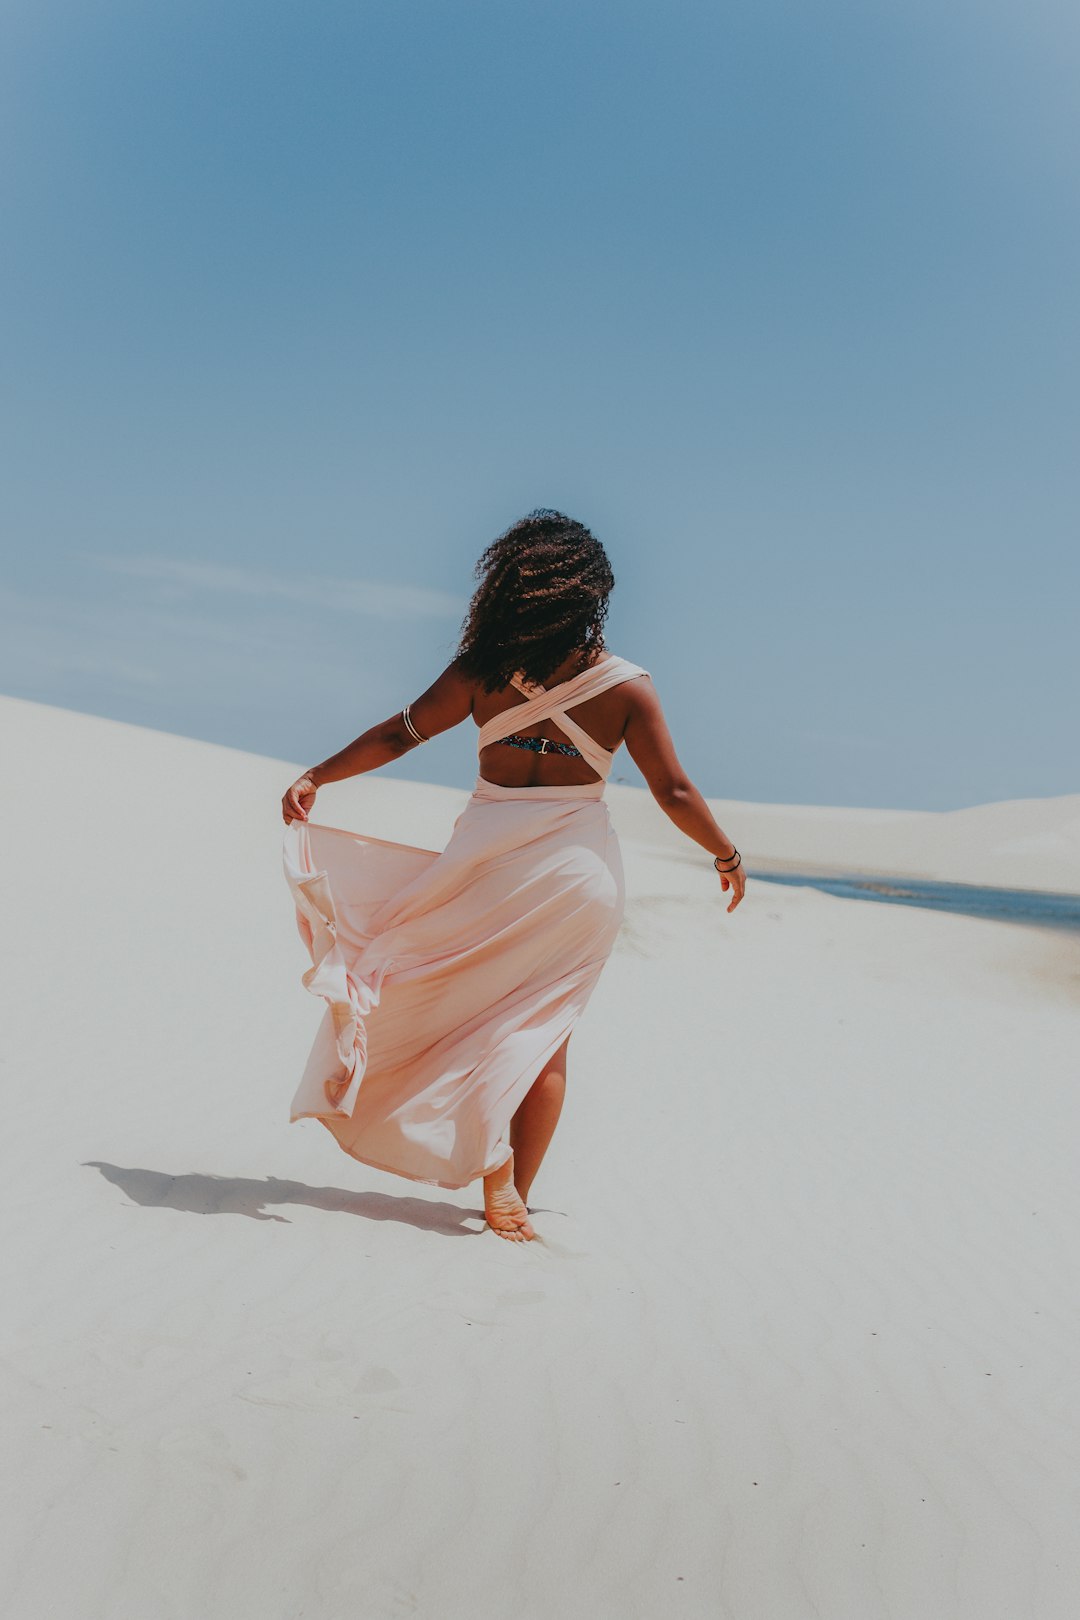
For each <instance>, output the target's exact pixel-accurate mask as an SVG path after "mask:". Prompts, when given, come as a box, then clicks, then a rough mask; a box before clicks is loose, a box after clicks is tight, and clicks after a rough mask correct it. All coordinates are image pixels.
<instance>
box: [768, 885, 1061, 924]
mask: <svg viewBox="0 0 1080 1620" xmlns="http://www.w3.org/2000/svg"><path fill="white" fill-rule="evenodd" d="M751 875H752V874H751ZM760 876H761V878H762V880H763V881H764V882H766V883H786V884H788V885H789V886H790V887H793V888H798V889H821V890H822V891H823V892H824V893H825V894H836V895H839V896H840V897H841V899H844V900H877V901H879V902H881V903H883V904H885V905H890V906H922V907H924V908H925V909H928V910H930V911H953V912H957V913H959V914H960V915H961V916H964V917H986V918H989V919H990V920H991V921H993V922H1011V923H1023V924H1024V925H1025V926H1026V927H1028V928H1057V929H1062V930H1064V931H1065V932H1067V933H1080V894H1052V893H1050V894H1048V893H1044V892H1043V891H1041V890H1039V889H991V888H982V887H980V886H979V885H978V884H974V883H931V882H929V881H926V880H924V879H921V878H896V877H811V876H809V875H808V874H807V873H804V872H762V873H761V874H760Z"/></svg>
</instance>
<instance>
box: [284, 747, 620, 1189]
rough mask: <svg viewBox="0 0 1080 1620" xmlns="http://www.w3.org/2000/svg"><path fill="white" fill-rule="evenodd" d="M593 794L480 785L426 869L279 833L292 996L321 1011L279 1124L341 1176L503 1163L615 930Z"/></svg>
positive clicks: (295, 827)
mask: <svg viewBox="0 0 1080 1620" xmlns="http://www.w3.org/2000/svg"><path fill="white" fill-rule="evenodd" d="M603 791H604V783H603V782H602V781H597V782H595V783H587V784H584V785H582V786H574V787H531V788H506V787H500V786H498V785H497V784H495V783H493V782H487V781H485V780H484V779H483V778H482V777H478V778H477V782H476V787H475V789H474V791H473V793H472V795H471V797H470V798H469V800H468V802H467V804H466V806H465V809H464V810H463V811H462V813H461V814H460V815H459V816H458V818H457V820H456V822H455V823H454V826H453V831H452V833H451V837H450V840H449V843H448V844H447V846H446V848H445V849H444V850H443V851H441V853H440V852H437V851H435V850H428V849H416V848H413V847H411V846H410V845H406V844H395V843H387V842H384V841H382V840H380V839H377V838H368V837H365V836H364V835H362V834H360V833H352V832H346V831H344V830H342V829H340V828H337V827H327V826H322V825H318V824H316V823H312V822H304V821H293V822H290V823H289V825H288V827H287V828H286V832H285V840H284V867H285V876H286V879H287V881H288V884H289V887H290V890H291V892H292V895H293V899H294V901H295V906H296V918H297V925H298V927H299V930H300V936H301V938H302V940H303V941H304V944H305V946H306V947H307V950H308V952H309V954H310V956H311V961H312V966H311V967H310V968H309V969H308V970H307V972H306V973H305V974H304V975H303V983H304V985H305V986H306V987H307V989H308V990H310V991H311V993H312V995H315V996H318V997H320V998H321V999H322V1000H323V1002H324V1003H325V1010H324V1013H323V1017H322V1022H321V1024H320V1025H319V1028H318V1031H317V1034H316V1036H315V1042H314V1045H313V1047H312V1049H311V1053H310V1056H309V1058H308V1062H307V1067H306V1069H305V1070H304V1074H303V1077H302V1079H301V1081H300V1084H299V1087H298V1088H297V1091H296V1094H295V1096H294V1098H293V1102H292V1108H291V1113H290V1121H295V1120H298V1119H305V1118H314V1119H319V1120H321V1121H322V1123H323V1124H324V1125H325V1126H326V1128H327V1129H328V1130H329V1131H331V1132H332V1133H333V1135H334V1136H335V1137H336V1138H337V1141H338V1144H339V1146H340V1147H341V1148H343V1149H344V1151H345V1152H346V1153H348V1154H351V1156H352V1157H353V1158H354V1159H359V1160H360V1161H361V1162H362V1163H364V1164H369V1165H374V1166H375V1167H376V1168H378V1169H380V1170H389V1171H391V1172H392V1173H394V1174H395V1175H399V1176H406V1177H408V1178H409V1179H410V1180H413V1181H423V1182H428V1183H430V1184H432V1185H435V1186H439V1187H465V1186H467V1185H468V1184H469V1183H470V1182H472V1181H475V1180H476V1179H477V1177H479V1176H484V1175H487V1174H489V1173H490V1172H491V1171H493V1170H496V1169H498V1167H499V1166H500V1165H501V1164H503V1163H504V1162H505V1161H506V1159H507V1158H508V1157H509V1154H510V1137H509V1131H510V1120H511V1118H512V1116H513V1114H514V1113H515V1112H516V1110H517V1108H518V1105H519V1104H520V1103H521V1101H522V1099H523V1098H524V1096H525V1094H526V1093H527V1092H528V1090H529V1088H530V1086H531V1085H532V1084H533V1081H534V1080H535V1079H536V1078H537V1075H538V1074H539V1073H540V1071H541V1069H542V1068H543V1067H544V1065H545V1064H546V1062H547V1061H548V1059H549V1058H550V1057H552V1056H553V1055H554V1053H555V1052H557V1051H558V1049H559V1047H560V1046H561V1045H562V1043H563V1042H564V1041H565V1039H566V1038H567V1036H568V1035H569V1034H570V1032H571V1030H572V1029H573V1027H574V1025H575V1023H576V1022H577V1020H578V1018H580V1016H581V1014H582V1012H583V1011H584V1009H585V1006H586V1003H587V1002H588V999H589V996H590V995H591V993H592V990H593V987H594V985H595V984H596V981H597V979H598V978H599V976H600V973H601V970H602V968H603V966H604V963H605V962H606V961H607V959H608V956H609V955H610V953H611V949H612V946H613V945H614V943H615V938H616V935H617V934H618V931H619V925H620V923H621V921H622V916H623V906H624V898H625V889H624V883H623V867H622V857H621V854H620V850H619V843H618V839H617V837H616V834H615V830H614V828H613V827H612V825H611V819H610V816H609V813H608V808H607V805H606V804H605V802H604V800H603V797H602V795H603Z"/></svg>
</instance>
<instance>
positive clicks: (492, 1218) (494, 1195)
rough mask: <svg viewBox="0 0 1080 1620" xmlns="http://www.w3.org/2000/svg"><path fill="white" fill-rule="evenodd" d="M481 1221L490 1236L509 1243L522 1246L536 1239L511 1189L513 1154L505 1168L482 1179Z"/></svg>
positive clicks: (517, 1197)
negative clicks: (486, 1226)
mask: <svg viewBox="0 0 1080 1620" xmlns="http://www.w3.org/2000/svg"><path fill="white" fill-rule="evenodd" d="M484 1217H485V1219H486V1220H487V1223H488V1225H489V1226H490V1227H491V1230H492V1231H493V1232H498V1234H499V1236H500V1237H504V1238H509V1239H510V1241H511V1243H522V1242H524V1241H526V1240H527V1239H529V1238H531V1237H535V1236H536V1234H535V1232H534V1231H533V1228H532V1222H531V1221H530V1220H529V1212H528V1210H527V1209H526V1208H525V1205H524V1204H523V1203H522V1201H521V1199H520V1197H519V1196H518V1190H517V1188H516V1187H515V1186H514V1155H513V1154H512V1153H511V1155H510V1157H509V1158H508V1159H507V1161H506V1163H505V1164H501V1165H500V1166H499V1168H498V1169H497V1170H493V1171H492V1172H491V1175H490V1176H485V1177H484Z"/></svg>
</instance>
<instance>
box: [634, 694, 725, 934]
mask: <svg viewBox="0 0 1080 1620" xmlns="http://www.w3.org/2000/svg"><path fill="white" fill-rule="evenodd" d="M626 690H627V693H628V695H629V698H630V718H629V719H628V720H627V723H626V730H625V732H624V733H623V740H624V742H625V743H626V746H627V749H628V751H629V753H630V757H631V759H632V760H633V761H634V764H635V765H636V766H637V767H638V769H639V770H640V772H641V774H642V776H644V778H645V780H646V782H647V783H648V785H649V791H650V793H651V794H652V796H653V798H654V799H655V800H656V802H657V804H658V805H659V806H660V808H661V810H663V812H664V814H665V815H666V816H668V817H669V819H670V820H671V821H673V822H674V823H675V825H676V827H678V829H679V831H680V832H684V833H685V834H686V836H687V837H688V838H692V839H693V840H694V842H695V843H696V844H700V845H701V846H702V848H703V849H707V850H708V851H709V854H710V855H719V856H720V857H721V859H722V860H724V861H729V860H733V859H734V857H735V854H736V849H735V845H734V844H733V843H732V841H731V839H730V838H729V837H728V835H727V833H726V832H725V831H724V829H723V828H722V827H721V826H720V825H719V823H718V822H717V821H715V820H714V819H713V814H712V811H711V810H710V809H709V807H708V805H707V804H706V803H705V800H704V799H703V798H702V796H701V794H700V793H699V792H698V790H697V788H696V787H695V786H694V784H693V782H691V780H690V778H689V777H688V776H687V774H686V772H685V771H684V770H683V768H682V766H681V765H680V763H679V758H678V755H677V754H676V752H675V744H674V742H673V741H672V739H671V733H670V731H669V730H668V726H667V721H666V720H665V718H664V711H663V709H662V708H661V707H660V699H659V697H658V695H657V692H656V688H655V686H654V685H653V683H652V680H651V678H650V677H649V676H648V675H643V676H639V677H638V678H637V679H636V680H633V681H628V682H627V684H626ZM729 883H730V885H731V889H732V891H733V892H732V898H731V904H730V905H729V906H728V908H727V909H728V910H729V911H734V910H735V907H736V906H737V905H738V904H739V901H740V900H741V899H742V897H743V893H744V891H745V888H746V874H745V872H744V871H743V868H742V867H741V866H738V867H736V869H735V871H734V872H728V873H724V872H721V874H720V886H721V888H723V889H726V888H727V887H728V884H729Z"/></svg>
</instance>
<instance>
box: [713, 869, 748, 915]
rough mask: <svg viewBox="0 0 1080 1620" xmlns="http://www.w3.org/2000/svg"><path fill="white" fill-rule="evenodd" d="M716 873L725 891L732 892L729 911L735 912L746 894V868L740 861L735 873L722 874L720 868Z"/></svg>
mask: <svg viewBox="0 0 1080 1620" xmlns="http://www.w3.org/2000/svg"><path fill="white" fill-rule="evenodd" d="M716 873H717V876H718V877H719V879H720V887H721V888H722V889H724V890H727V889H730V890H731V903H730V905H729V906H728V908H727V909H728V910H729V911H734V910H735V907H736V906H737V905H738V904H739V901H740V900H741V899H742V897H743V895H744V894H745V893H746V868H745V867H744V866H743V863H742V862H741V861H740V862H739V864H738V866H737V867H736V868H735V870H734V872H721V871H720V868H719V867H717V868H716Z"/></svg>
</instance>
